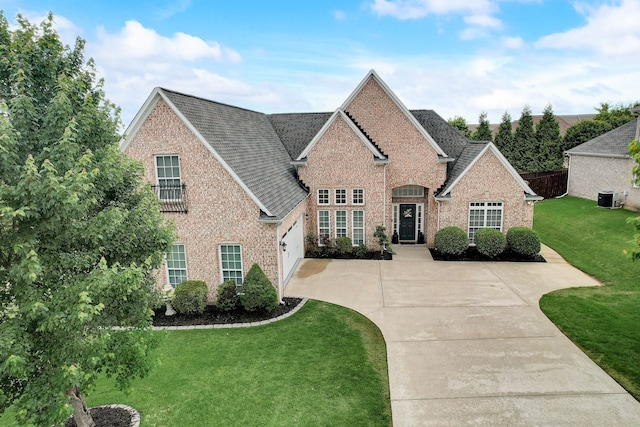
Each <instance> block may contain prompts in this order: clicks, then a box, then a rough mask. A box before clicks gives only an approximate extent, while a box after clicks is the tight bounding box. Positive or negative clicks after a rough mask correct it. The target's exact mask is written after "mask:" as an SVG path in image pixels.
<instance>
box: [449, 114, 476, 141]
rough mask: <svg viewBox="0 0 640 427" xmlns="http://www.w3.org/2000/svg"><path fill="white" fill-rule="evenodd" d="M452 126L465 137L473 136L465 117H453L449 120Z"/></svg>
mask: <svg viewBox="0 0 640 427" xmlns="http://www.w3.org/2000/svg"><path fill="white" fill-rule="evenodd" d="M447 121H448V122H449V124H450V125H451V126H453V127H454V128H456V129H457V130H458V131H459V132H460V133H461V134H462V136H464V137H465V138H471V130H469V125H468V124H467V121H466V120H465V118H464V117H460V116H455V117H454V118H453V119H449V120H447Z"/></svg>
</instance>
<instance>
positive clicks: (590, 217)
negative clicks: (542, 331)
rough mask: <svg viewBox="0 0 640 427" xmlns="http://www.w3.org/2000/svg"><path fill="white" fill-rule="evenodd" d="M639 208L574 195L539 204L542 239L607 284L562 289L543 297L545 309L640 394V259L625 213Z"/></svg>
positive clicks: (537, 225) (538, 224)
mask: <svg viewBox="0 0 640 427" xmlns="http://www.w3.org/2000/svg"><path fill="white" fill-rule="evenodd" d="M638 215H640V214H638V213H637V212H631V211H628V210H622V209H620V210H610V209H602V208H598V207H597V203H596V202H594V201H592V200H584V199H579V198H574V197H565V198H562V199H552V200H545V201H543V202H541V203H538V204H536V208H535V215H534V229H535V230H536V231H537V232H538V233H539V234H540V238H541V240H542V242H543V243H545V244H546V245H548V246H550V247H551V248H553V249H554V250H556V251H557V252H558V253H560V255H562V256H563V257H564V258H565V259H566V260H567V261H568V262H570V263H571V264H572V265H574V266H576V267H577V268H579V269H581V270H582V271H584V272H586V273H588V274H590V275H592V276H594V277H595V278H596V279H598V280H599V281H601V282H602V283H604V284H605V285H604V286H602V287H598V288H573V289H563V290H559V291H556V292H553V293H551V294H548V295H545V296H543V297H542V299H541V300H540V308H541V309H542V311H543V312H544V313H545V314H546V315H547V316H548V317H549V318H550V319H551V320H552V321H553V322H554V323H555V324H556V325H557V326H558V327H559V328H560V330H562V332H563V333H565V334H566V335H567V336H568V337H569V338H570V339H571V340H572V341H573V342H575V343H576V344H577V345H578V346H579V347H580V348H581V349H582V350H583V351H584V352H585V353H586V354H587V355H589V357H591V358H592V359H593V360H594V361H595V362H596V363H598V364H599V365H600V366H601V367H602V368H603V369H604V370H606V371H607V372H608V373H609V375H611V376H612V377H613V378H614V379H615V380H616V381H618V382H619V383H620V384H621V385H622V386H623V387H625V388H626V389H627V390H628V391H629V392H630V393H631V394H632V395H633V396H634V397H635V398H636V399H638V400H640V262H638V261H636V262H632V261H631V260H630V259H629V258H628V257H627V256H626V255H625V254H624V253H623V250H624V249H631V248H633V247H634V244H633V234H634V230H633V227H632V225H631V224H628V223H627V222H626V220H627V218H630V217H636V216H638Z"/></svg>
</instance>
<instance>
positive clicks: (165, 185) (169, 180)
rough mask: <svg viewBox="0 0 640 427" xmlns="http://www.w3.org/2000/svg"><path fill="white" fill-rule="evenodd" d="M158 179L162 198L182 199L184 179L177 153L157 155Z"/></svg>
mask: <svg viewBox="0 0 640 427" xmlns="http://www.w3.org/2000/svg"><path fill="white" fill-rule="evenodd" d="M155 157H156V179H157V182H158V187H160V188H159V191H158V196H159V197H160V200H162V201H165V202H168V201H181V200H182V181H181V178H180V160H179V158H178V156H177V155H156V156H155Z"/></svg>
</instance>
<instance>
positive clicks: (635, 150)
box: [628, 118, 640, 261]
mask: <svg viewBox="0 0 640 427" xmlns="http://www.w3.org/2000/svg"><path fill="white" fill-rule="evenodd" d="M638 120H640V118H639V119H638ZM628 150H629V155H630V156H631V158H633V160H634V161H635V165H633V169H632V170H631V173H632V176H633V183H634V184H635V185H637V186H639V187H640V141H638V140H637V139H634V140H633V141H631V142H629V146H628ZM629 222H631V223H632V224H633V227H634V228H635V231H636V233H635V235H634V236H633V237H634V239H635V241H636V244H637V247H636V248H635V249H634V250H632V251H631V253H630V256H631V259H632V260H634V261H637V260H640V216H637V217H635V218H629Z"/></svg>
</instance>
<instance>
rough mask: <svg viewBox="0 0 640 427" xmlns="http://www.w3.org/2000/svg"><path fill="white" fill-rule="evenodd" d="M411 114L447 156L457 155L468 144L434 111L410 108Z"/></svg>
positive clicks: (465, 139)
mask: <svg viewBox="0 0 640 427" xmlns="http://www.w3.org/2000/svg"><path fill="white" fill-rule="evenodd" d="M411 114H413V116H414V117H415V118H416V119H417V120H418V123H420V124H421V125H422V127H423V128H424V129H425V130H426V131H427V133H429V135H431V137H433V139H434V140H435V141H436V143H437V144H438V145H439V146H440V148H442V150H443V151H444V152H445V153H447V155H448V156H450V157H455V158H457V157H459V156H460V153H462V150H464V148H465V147H466V146H467V145H468V143H469V141H468V140H467V138H465V137H464V136H462V135H461V134H460V132H458V131H457V130H456V129H455V128H454V127H453V126H451V125H450V124H449V123H448V122H447V121H446V120H445V119H443V118H442V117H440V115H438V113H436V112H435V111H433V110H411Z"/></svg>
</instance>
